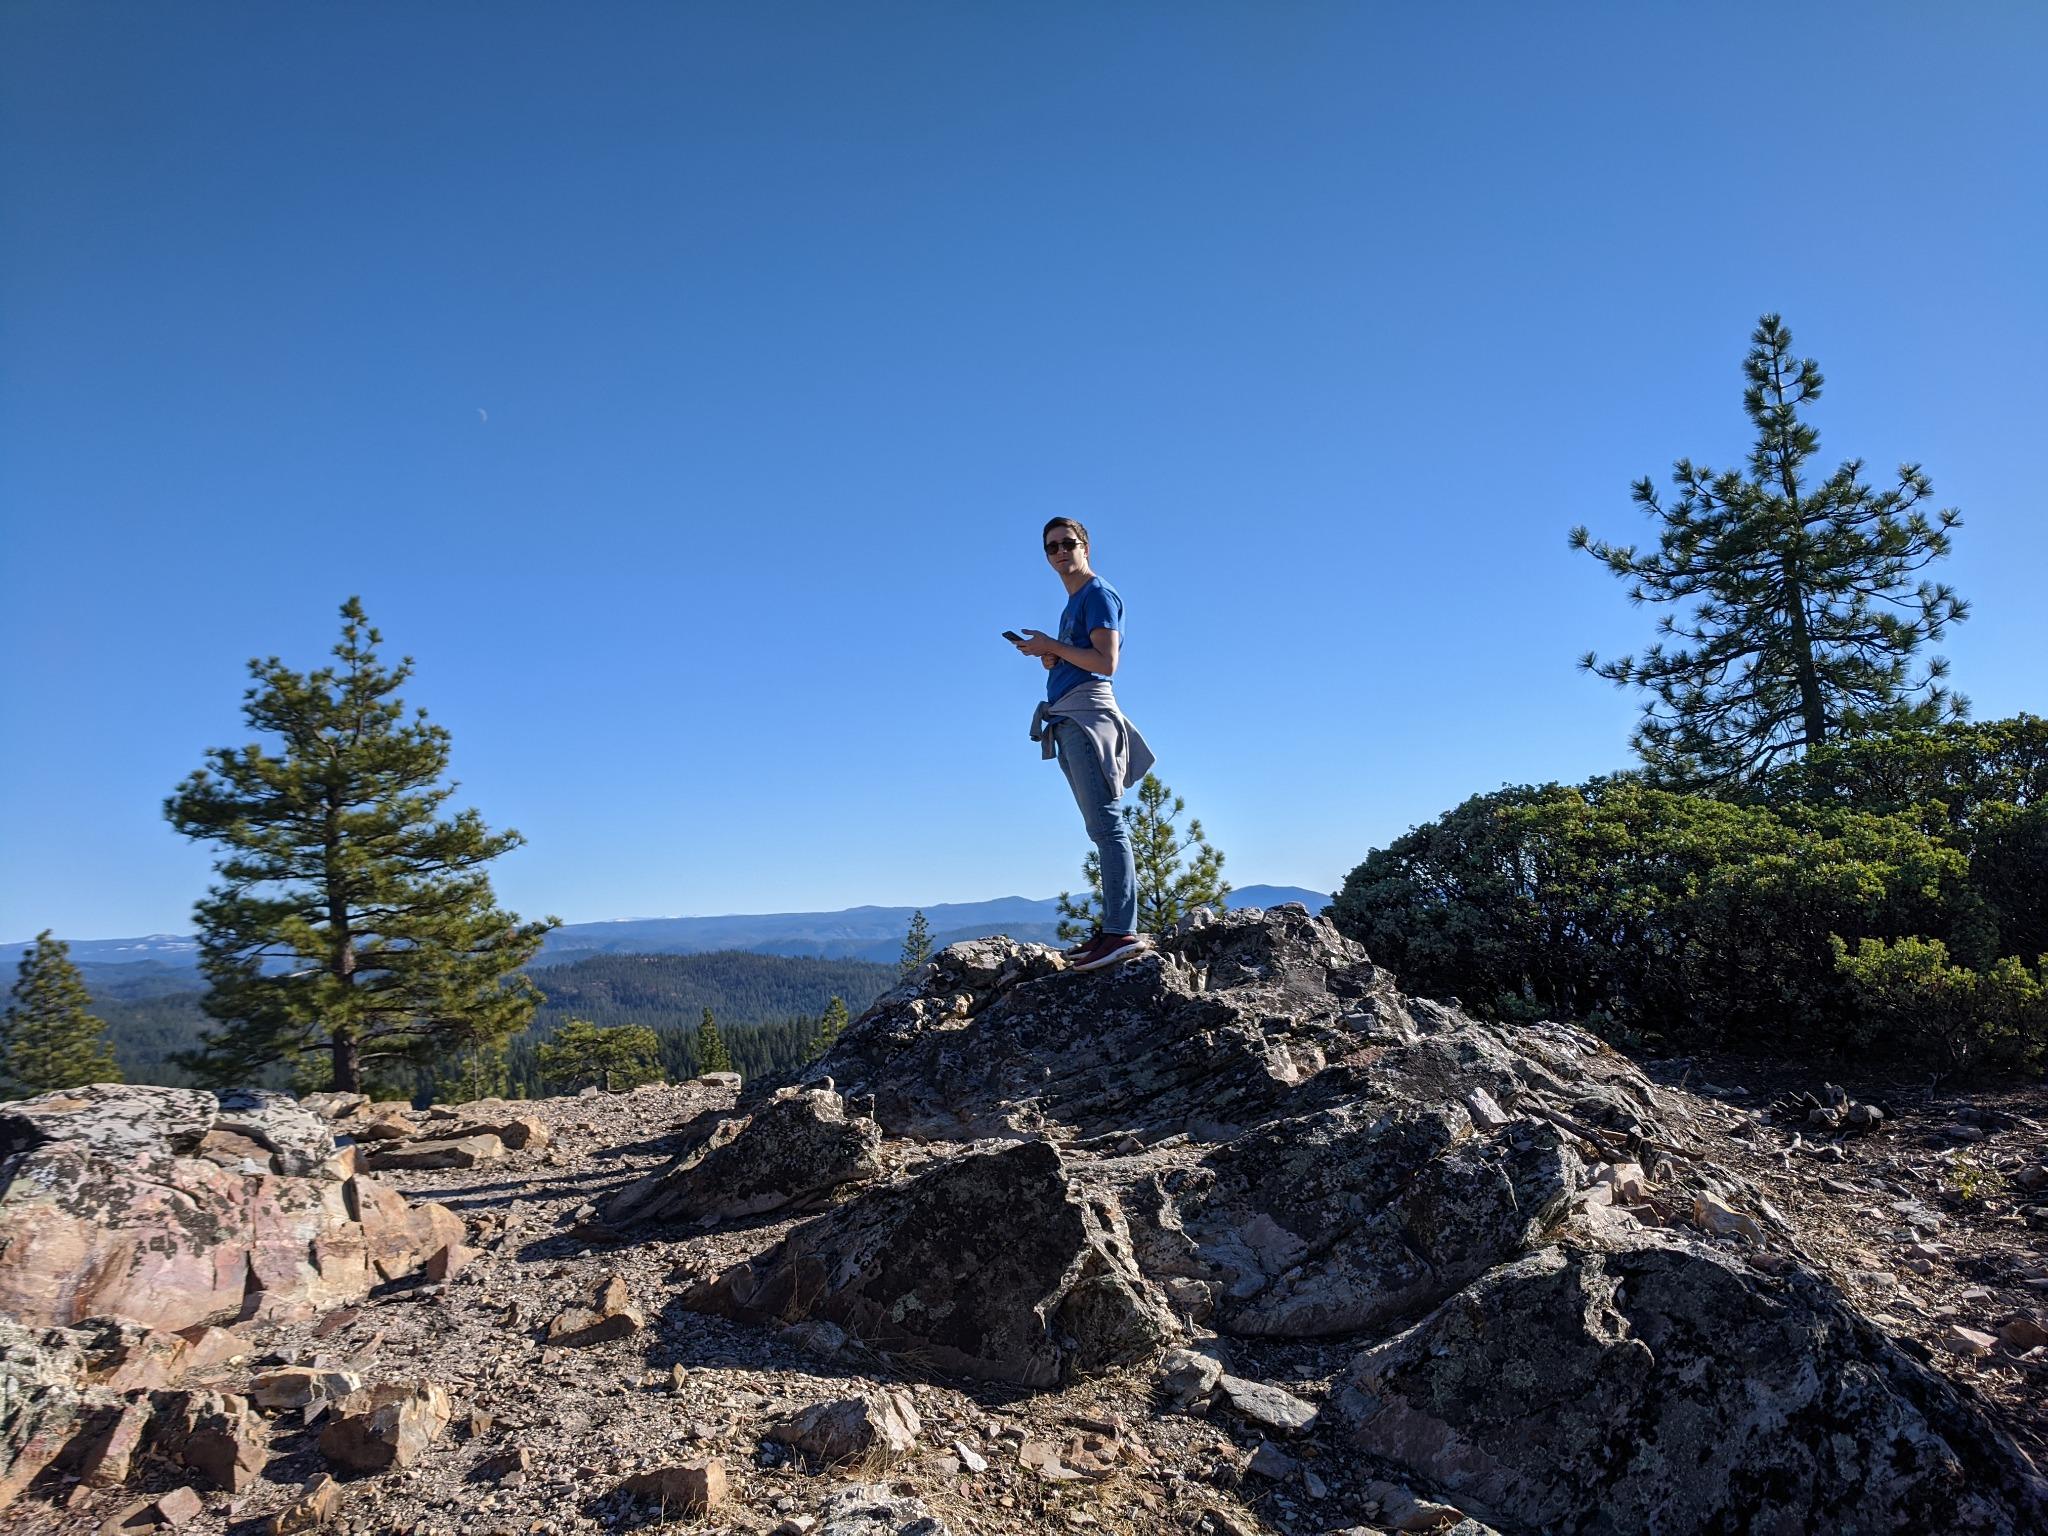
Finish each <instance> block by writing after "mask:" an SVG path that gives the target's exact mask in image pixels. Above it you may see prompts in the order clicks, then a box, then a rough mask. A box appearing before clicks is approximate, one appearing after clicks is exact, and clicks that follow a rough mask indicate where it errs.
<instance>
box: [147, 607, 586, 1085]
mask: <svg viewBox="0 0 2048 1536" xmlns="http://www.w3.org/2000/svg"><path fill="white" fill-rule="evenodd" d="M341 616H342V632H341V641H340V643H339V644H338V645H336V646H335V647H334V657H335V665H333V666H328V667H322V668H320V669H319V670H318V671H315V672H312V673H310V674H300V673H298V672H294V671H292V670H291V669H290V668H289V667H287V666H285V664H284V663H283V662H282V661H280V660H278V659H277V658H276V657H274V656H273V657H271V658H270V659H269V660H267V661H252V662H250V664H249V672H250V675H251V677H252V678H253V679H254V686H253V687H251V688H250V689H249V690H248V691H247V693H246V694H244V696H243V715H244V718H245V719H246V720H247V722H248V724H249V726H250V728H251V729H253V730H256V731H261V732H268V733H271V734H272V735H274V736H276V737H277V738H279V745H278V747H277V749H276V750H274V751H273V750H271V749H269V748H266V747H265V746H263V745H261V744H257V743H252V744H251V745H249V746H246V747H242V748H240V749H235V748H215V749H213V750H212V751H210V752H209V753H208V754H207V758H208V762H207V766H206V767H204V768H202V769H200V770H199V771H198V772H196V773H194V774H193V775H192V776H191V777H190V778H188V779H187V780H186V781H185V782H184V783H183V784H181V785H180V786H179V787H178V790H177V792H176V793H175V794H174V795H172V796H171V797H170V799H169V800H167V801H166V802H165V803H164V813H165V815H166V816H168V817H169V818H170V821H171V824H172V825H173V826H174V827H176V828H177V829H178V830H179V831H180V832H182V833H183V834H184V835H185V836H187V837H190V838H194V839H204V840H207V841H210V842H214V843H218V844H220V845H221V846H222V849H223V852H222V854H221V856H220V858H219V860H218V862H217V863H216V864H215V871H216V873H217V874H218V876H219V880H218V883H216V884H215V885H214V887H213V888H212V890H210V891H209V892H208V893H207V895H206V897H205V898H204V899H203V900H201V901H200V902H199V903H198V905H197V906H196V907H195V908H194V916H195V920H196V922H197V924H198V926H199V930H200V963H201V966H202V968H203V970H204V971H205V974H206V977H207V980H208V981H209V982H210V983H211V990H210V991H209V992H208V994H207V997H206V1002H205V1007H206V1011H207V1013H208V1014H209V1015H210V1016H211V1017H212V1018H214V1019H215V1020H217V1021H218V1022H219V1025H220V1027H219V1028H218V1029H216V1030H212V1031H209V1032H208V1034H207V1035H206V1036H205V1037H204V1043H203V1046H202V1048H201V1049H200V1050H198V1051H195V1052H193V1053H190V1055H188V1056H187V1057H186V1058H184V1063H185V1065H187V1066H189V1067H191V1068H192V1069H193V1070H195V1071H196V1072H198V1073H199V1074H200V1075H201V1076H202V1077H203V1078H205V1079H206V1080H209V1081H233V1080H236V1079H240V1078H242V1077H244V1076H246V1075H247V1074H248V1073H250V1072H252V1071H253V1070H255V1069H256V1068H258V1067H261V1066H264V1065H266V1064H268V1063H271V1062H276V1061H291V1060H295V1059H301V1058H304V1057H307V1056H311V1055H313V1054H315V1053H320V1054H324V1055H325V1056H326V1057H327V1058H328V1061H329V1073H328V1079H329V1083H330V1085H331V1086H332V1087H334V1088H337V1089H342V1090H345V1091H356V1090H358V1089H359V1087H360V1085H361V1083H362V1081H363V1077H364V1073H365V1070H366V1068H368V1067H369V1066H370V1065H371V1064H372V1063H382V1064H383V1065H384V1066H385V1067H386V1068H387V1069H388V1068H390V1067H393V1066H397V1065H399V1064H401V1063H403V1062H411V1063H424V1062H428V1061H431V1060H433V1059H434V1058H435V1057H436V1056H438V1055H443V1054H446V1053H449V1052H452V1051H455V1050H458V1049H464V1048H469V1047H473V1046H477V1045H483V1046H500V1045H502V1044H503V1043H504V1042H505V1040H506V1039H507V1038H508V1037H509V1036H511V1035H512V1034H513V1033H514V1032H515V1031H517V1030H519V1029H520V1028H522V1027H524V1026H525V1025H526V1024H527V1023H528V1022H529V1021H530V1020H531V1018H532V1016H533V1010H534V1006H535V1004H536V1002H537V1001H538V1000H539V993H538V992H537V991H536V989H535V988H534V986H533V984H532V983H531V982H530V981H528V980H527V979H526V978H525V977H524V976H518V975H514V974H513V973H514V972H516V971H517V970H518V968H519V967H520V966H521V965H523V964H524V963H525V962H526V961H527V960H529V959H531V958H532V957H533V955H534V953H535V952H536V951H537V950H538V949H539V948H540V943H541V938H542V936H543V935H544V934H545V933H546V932H547V930H548V929H549V928H550V927H552V926H554V923H555V919H553V918H549V919H547V920H546V921H544V922H537V923H521V922H520V921H519V919H518V918H517V917H516V916H514V915H512V914H510V913H507V912H503V911H501V910H499V908H498V906H497V904H496V900H495V898H494V897H493V896H492V893H491V884H490V878H489V876H488V875H487V874H486V873H485V869H484V866H485V865H487V864H488V863H489V862H490V861H491V860H492V859H494V858H496V857H497V856H498V855H500V854H502V853H505V852H507V851H508V850H510V849H513V848H516V847H518V846H519V844H520V843H521V842H522V841H523V839H521V838H520V836H519V834H518V833H516V832H512V831H505V832H492V831H490V830H489V829H488V828H487V827H486V826H485V825H484V823H483V821H482V819H481V818H480V817H479V816H478V815H477V813H476V812H475V811H473V810H464V811H458V812H457V813H456V814H455V815H453V816H451V817H445V818H444V817H441V816H439V815H438V814H437V813H438V812H439V811H440V810H441V807H442V806H443V805H444V804H445V802H446V801H447V800H448V798H449V796H450V795H452V794H453V793H454V791H455V788H456V786H455V785H454V784H453V783H446V782H443V775H444V774H445V773H446V771H447V767H448V756H449V737H448V733H447V731H445V730H444V729H442V728H441V727H440V726H437V725H433V724H430V723H429V722H428V720H427V716H426V711H424V710H420V711H417V712H416V713H415V715H414V716H413V718H411V719H407V718H406V717H405V713H406V712H405V705H404V704H403V703H402V702H401V701H400V699H399V698H398V690H399V689H400V688H401V687H402V686H404V684H405V682H406V681H407V679H408V678H410V677H411V676H412V659H411V658H410V657H407V658H405V659H404V660H402V661H401V662H400V663H399V664H398V665H397V666H396V667H388V668H387V667H385V666H383V665H382V664H381V663H380V662H379V660H378V657H377V652H376V647H377V646H378V645H379V644H380V643H382V640H383V636H381V635H380V634H378V632H377V631H376V630H375V629H372V628H371V627H370V625H369V621H368V620H367V619H366V618H365V617H364V614H363V607H362V604H361V602H360V601H359V600H357V599H355V598H350V599H349V600H348V601H347V602H346V603H344V604H343V605H342V609H341Z"/></svg>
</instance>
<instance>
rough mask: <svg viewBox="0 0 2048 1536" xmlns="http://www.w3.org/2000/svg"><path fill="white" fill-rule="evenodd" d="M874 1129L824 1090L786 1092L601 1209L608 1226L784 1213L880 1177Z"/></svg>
mask: <svg viewBox="0 0 2048 1536" xmlns="http://www.w3.org/2000/svg"><path fill="white" fill-rule="evenodd" d="M881 1142H882V1133H881V1131H880V1129H879V1128H878V1127H877V1126H876V1125H875V1122H874V1121H872V1120H869V1119H865V1118H859V1117H855V1118H849V1117H848V1116H847V1113H846V1101H845V1100H844V1099H842V1098H841V1097H840V1096H839V1095H838V1094H836V1093H833V1092H831V1091H830V1090H829V1089H815V1088H814V1089H809V1090H805V1089H789V1090H785V1091H784V1092H782V1093H779V1094H777V1095H776V1096H775V1097H774V1098H772V1099H770V1100H769V1101H768V1102H767V1103H766V1104H764V1105H762V1106H761V1108H760V1109H758V1110H756V1111H755V1112H754V1113H753V1114H752V1115H751V1116H749V1117H747V1118H746V1119H744V1120H728V1121H725V1122H724V1123H723V1124H721V1125H720V1126H719V1127H718V1128H717V1129H716V1130H715V1131H713V1132H712V1134H711V1137H710V1139H709V1141H708V1142H707V1143H706V1144H705V1145H704V1146H703V1147H701V1148H698V1149H695V1150H693V1151H690V1152H687V1153H685V1154H684V1155H683V1156H681V1157H679V1158H677V1159H676V1161H675V1162H674V1163H672V1164H671V1165H670V1166H669V1167H667V1168H665V1169H663V1170H662V1171H661V1172H660V1173H658V1174H656V1175H654V1176H653V1177H651V1178H647V1179H642V1180H641V1181H639V1182H638V1183H636V1184H632V1185H629V1186H628V1187H627V1188H625V1189H623V1190H621V1191H620V1192H619V1193H618V1194H617V1195H615V1196H614V1197H613V1198H612V1199H611V1200H610V1201H609V1202H607V1203H606V1205H605V1207H604V1212H603V1214H604V1219H605V1220H606V1221H608V1222H611V1223H613V1224H614V1225H619V1224H623V1223H626V1222H632V1221H697V1222H705V1223H707V1224H708V1223H710V1222H715V1221H727V1220H731V1219H733V1218H735V1217H741V1216H758V1215H762V1214H764V1213H766V1212H768V1211H776V1210H782V1209H784V1208H785V1207H793V1208H796V1209H802V1208H803V1207H804V1206H806V1205H809V1204H815V1203H817V1202H818V1201H819V1200H821V1199H822V1198H823V1197H825V1196H826V1195H829V1194H830V1193H831V1192H832V1191H833V1190H835V1189H838V1188H840V1187H841V1186H843V1185H846V1184H852V1183H857V1182H860V1181H863V1180H867V1179H871V1178H873V1177H875V1175H876V1174H878V1173H880V1172H881V1165H880V1163H879V1162H877V1160H876V1157H875V1153H876V1149H877V1148H879V1147H880V1145H881Z"/></svg>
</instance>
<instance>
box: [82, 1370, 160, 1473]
mask: <svg viewBox="0 0 2048 1536" xmlns="http://www.w3.org/2000/svg"><path fill="white" fill-rule="evenodd" d="M155 1417H156V1408H155V1405H154V1404H152V1403H151V1402H150V1400H149V1398H148V1396H147V1395H145V1394H141V1393H138V1394H137V1395H136V1396H134V1397H132V1398H130V1399H129V1400H128V1401H127V1402H124V1403H123V1404H122V1405H121V1406H120V1407H119V1408H117V1409H115V1410H114V1412H113V1415H112V1416H111V1417H103V1418H102V1419H101V1420H100V1422H98V1423H97V1424H95V1425H94V1426H93V1427H92V1428H91V1429H89V1430H87V1431H85V1432H84V1433H83V1434H81V1435H80V1436H78V1438H77V1439H75V1440H74V1441H73V1442H72V1443H71V1446H70V1448H69V1450H68V1451H67V1453H66V1457H65V1459H66V1461H67V1462H71V1463H74V1464H75V1465H76V1466H77V1469H78V1475H79V1477H80V1479H81V1480H83V1481H84V1482H87V1483H90V1484H92V1485H93V1486H94V1487H100V1488H118V1487H119V1486H120V1485H121V1484H123V1483H125V1482H127V1481H128V1479H129V1476H130V1475H131V1474H132V1473H133V1472H134V1470H135V1459H136V1457H138V1456H140V1455H141V1454H142V1448H143V1444H144V1442H145V1441H147V1439H148V1438H149V1429H150V1424H151V1422H152V1421H153V1420H154V1419H155Z"/></svg>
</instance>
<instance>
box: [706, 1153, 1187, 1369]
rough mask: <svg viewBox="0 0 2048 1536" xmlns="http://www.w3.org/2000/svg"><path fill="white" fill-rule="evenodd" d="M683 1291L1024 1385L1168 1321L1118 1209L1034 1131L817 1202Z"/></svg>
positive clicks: (1106, 1357)
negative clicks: (1141, 1271) (835, 1202)
mask: <svg viewBox="0 0 2048 1536" xmlns="http://www.w3.org/2000/svg"><path fill="white" fill-rule="evenodd" d="M683 1304H684V1305H685V1306H689V1307H693V1308H696V1309H698V1310H700V1311H712V1312H719V1313H722V1314H724V1315H727V1316H731V1317H739V1318H745V1319H749V1320H752V1321H758V1322H775V1323H794V1322H798V1321H800V1320H802V1319H805V1318H821V1319H823V1320H824V1321H826V1322H830V1323H835V1324H837V1325H838V1326H839V1327H841V1328H843V1329H845V1330H846V1332H847V1333H848V1334H850V1335H852V1336H853V1337H854V1338H855V1339H857V1340H859V1341H860V1342H861V1343H862V1344H864V1345H866V1346H867V1347H868V1348H869V1349H871V1350H874V1351H876V1352H877V1353H880V1354H884V1355H902V1356H904V1357H906V1358H914V1359H916V1360H918V1361H919V1362H920V1363H921V1364H922V1365H924V1366H925V1367H927V1368H929V1369H934V1370H938V1371H945V1372H951V1373H955V1374H958V1375H962V1376H971V1377H976V1378H979V1379H983V1380H991V1381H1006V1382H1013V1383H1016V1384H1017V1385H1020V1386H1030V1387H1049V1386H1054V1385H1056V1384H1058V1383H1060V1382H1063V1381H1066V1380H1069V1379H1071V1378H1072V1377H1074V1376H1075V1375H1077V1374H1079V1375H1085V1374H1088V1373H1091V1372H1095V1371H1100V1370H1104V1369H1107V1368H1108V1367H1110V1366H1113V1365H1117V1364H1121V1363H1123V1362H1126V1361H1131V1360H1136V1359H1139V1358H1141V1357H1143V1356H1145V1355H1147V1354H1149V1353H1151V1351H1152V1350H1153V1349H1154V1348H1155V1347H1157V1345H1158V1344H1159V1343H1160V1342H1162V1341H1163V1340H1164V1339H1166V1338H1167V1337H1168V1336H1169V1335H1170V1334H1171V1333H1172V1331H1173V1324H1172V1320H1171V1319H1170V1317H1169V1316H1168V1315H1167V1313H1166V1311H1165V1309H1164V1308H1163V1306H1161V1304H1160V1303H1159V1302H1158V1301H1157V1300H1156V1298H1155V1297H1154V1296H1153V1295H1152V1294H1151V1292H1150V1290H1149V1288H1148V1287H1146V1286H1145V1284H1144V1282H1143V1281H1142V1280H1141V1279H1140V1278H1139V1276H1138V1274H1137V1271H1136V1268H1135V1265H1134V1264H1133V1261H1132V1258H1131V1253H1130V1244H1129V1240H1128V1238H1127V1236H1126V1234H1125V1233H1124V1232H1123V1231H1122V1230H1121V1227H1120V1224H1119V1223H1118V1222H1117V1221H1116V1220H1115V1218H1114V1213H1113V1212H1108V1211H1106V1209H1105V1208H1104V1207H1103V1206H1102V1205H1101V1204H1100V1203H1099V1202H1097V1201H1095V1200H1092V1199H1091V1198H1090V1197H1089V1196H1088V1194H1087V1193H1086V1192H1085V1191H1084V1190H1083V1189H1082V1188H1081V1187H1080V1186H1079V1185H1078V1184H1077V1183H1076V1182H1075V1181H1074V1179H1073V1178H1072V1176H1071V1175H1070V1174H1069V1172H1068V1170H1067V1168H1066V1166H1065V1164H1064V1162H1063V1161H1062V1159H1061V1157H1060V1154H1059V1152H1058V1151H1057V1150H1056V1149H1055V1148H1054V1147H1053V1146H1052V1145H1051V1144H1049V1143H1047V1142H1043V1141H1031V1142H1023V1143H1018V1144H1015V1145H1012V1146H1008V1147H1003V1148H1000V1149H998V1150H994V1151H984V1152H972V1153H968V1154H966V1155H963V1156H960V1157H957V1158H951V1159H948V1160H946V1161H944V1162H941V1163H939V1164H937V1165H936V1166H934V1167H932V1168H930V1169H929V1170H927V1171H925V1172H923V1173H921V1174H919V1175H918V1176H917V1177H916V1178H914V1179H911V1180H909V1181H907V1182H905V1183H903V1184H900V1185H895V1186H891V1187H888V1188H885V1189H879V1190H875V1191H872V1192H871V1193H869V1194H868V1195H866V1196H865V1197H864V1198H862V1199H860V1200H857V1201H855V1202H854V1203H853V1204H851V1205H848V1206H843V1207H841V1208H839V1209H838V1210H835V1211H832V1212H829V1213H827V1214H825V1215H823V1216H818V1217H813V1218H812V1219H811V1220H810V1221H808V1222H806V1223H804V1224H803V1225H801V1226H799V1227H797V1228H795V1229H794V1230H793V1231H791V1232H790V1234H789V1235H788V1236H787V1237H786V1238H785V1239H784V1240H783V1241H782V1242H781V1243H779V1244H777V1245H776V1246H775V1247H774V1248H772V1249H770V1250H769V1251H768V1252H767V1253H765V1254H763V1255H762V1256H761V1257H760V1258H758V1259H756V1260H753V1261H751V1262H748V1263H745V1264H741V1265H738V1266H735V1267H734V1268H733V1269H731V1270H728V1271H727V1272H726V1273H725V1274H723V1275H721V1276H719V1277H718V1278H717V1279H715V1280H713V1281H711V1282H709V1283H706V1284H703V1285H700V1286H697V1287H694V1288H693V1289H691V1290H690V1291H689V1292H687V1293H686V1294H685V1295H684V1297H683Z"/></svg>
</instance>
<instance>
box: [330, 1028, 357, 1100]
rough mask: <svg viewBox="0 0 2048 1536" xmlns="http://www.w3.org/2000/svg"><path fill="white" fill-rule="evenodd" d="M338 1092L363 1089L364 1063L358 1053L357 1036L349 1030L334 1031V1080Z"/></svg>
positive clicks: (354, 1091)
mask: <svg viewBox="0 0 2048 1536" xmlns="http://www.w3.org/2000/svg"><path fill="white" fill-rule="evenodd" d="M330 1086H332V1088H333V1089H334V1091H335V1092H336V1093H361V1092H362V1091H363V1063H362V1059H361V1058H360V1057H359V1056H358V1055H357V1054H356V1037H355V1036H354V1035H352V1034H350V1033H349V1032H348V1031H347V1030H336V1031H335V1033H334V1082H333V1083H332V1084H331V1085H330Z"/></svg>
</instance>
